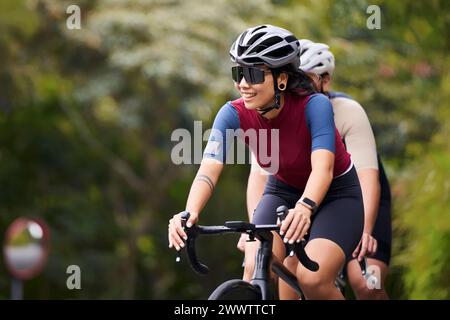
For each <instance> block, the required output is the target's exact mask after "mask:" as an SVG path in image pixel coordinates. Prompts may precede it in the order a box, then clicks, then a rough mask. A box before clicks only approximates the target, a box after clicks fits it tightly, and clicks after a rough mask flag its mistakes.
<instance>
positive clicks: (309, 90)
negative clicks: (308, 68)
mask: <svg viewBox="0 0 450 320" xmlns="http://www.w3.org/2000/svg"><path fill="white" fill-rule="evenodd" d="M271 71H272V72H273V74H274V78H275V79H274V80H275V81H276V79H278V76H279V75H280V74H282V73H287V74H288V75H289V78H288V82H287V88H286V92H289V93H293V94H296V95H299V96H309V95H310V94H313V93H316V92H317V89H316V87H315V86H314V82H313V80H312V79H311V78H310V77H309V76H308V75H307V74H306V73H305V72H304V71H302V70H300V69H297V68H295V67H294V66H293V65H291V64H289V65H285V66H282V67H280V68H275V69H271Z"/></svg>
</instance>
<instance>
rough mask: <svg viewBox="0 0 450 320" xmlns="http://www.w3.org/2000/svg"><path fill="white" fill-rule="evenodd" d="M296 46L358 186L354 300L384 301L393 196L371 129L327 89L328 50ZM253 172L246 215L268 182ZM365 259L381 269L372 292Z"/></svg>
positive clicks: (359, 111)
mask: <svg viewBox="0 0 450 320" xmlns="http://www.w3.org/2000/svg"><path fill="white" fill-rule="evenodd" d="M300 46H301V56H300V61H301V65H300V69H302V70H303V71H305V72H306V73H307V74H308V75H309V76H310V77H311V78H312V79H313V80H314V82H315V85H316V88H317V90H318V91H319V92H322V93H324V94H327V95H328V96H329V98H330V99H331V103H332V105H333V111H334V120H335V124H336V127H337V129H338V131H339V133H340V135H341V137H342V138H343V141H344V143H345V146H346V148H347V151H349V152H350V154H351V155H352V161H353V163H354V165H355V168H356V170H357V173H358V177H359V180H360V183H361V189H362V193H363V199H364V208H365V221H364V231H363V235H362V238H361V241H360V243H359V245H358V247H357V248H356V249H355V251H354V252H353V258H354V259H352V260H350V261H349V262H348V264H347V266H346V270H347V275H348V278H349V282H350V284H351V287H352V289H353V292H354V293H355V296H356V298H357V299H388V295H387V293H386V291H385V289H384V281H385V279H386V275H387V272H388V266H389V262H390V256H391V194H390V188H389V183H388V180H387V178H386V174H385V172H384V169H383V165H382V164H381V162H380V158H379V156H378V155H377V151H376V144H375V138H374V135H373V132H372V128H371V126H370V123H369V120H368V118H367V115H366V113H365V111H364V109H363V108H362V107H361V105H360V104H359V103H358V102H356V101H355V100H353V99H352V98H350V97H349V96H347V95H345V94H343V93H337V92H330V91H329V88H330V85H331V75H332V74H333V71H334V56H333V54H332V53H331V52H330V51H329V47H328V46H327V45H326V44H323V43H314V42H312V41H310V40H306V39H305V40H300ZM252 169H253V170H252V171H251V173H250V176H249V184H248V191H247V201H248V208H249V212H252V211H251V209H252V207H255V206H256V203H257V201H258V199H259V198H260V197H261V194H262V189H263V188H264V184H265V182H266V180H267V176H266V175H264V174H261V173H260V171H259V170H256V169H258V168H257V167H256V164H255V165H254V166H253V168H252ZM244 240H245V236H242V237H241V241H240V244H239V247H240V249H242V246H243V244H244V243H245V242H243V241H244ZM366 255H368V256H371V258H368V259H367V263H368V265H370V266H377V267H378V268H379V270H380V276H381V279H378V281H379V286H375V288H370V287H369V286H368V284H367V283H366V280H365V279H364V278H363V277H362V276H361V271H360V267H359V265H358V263H357V261H356V259H358V260H359V261H361V260H362V259H363V257H364V256H366ZM297 263H298V261H297V260H296V258H295V257H288V258H286V260H285V264H286V266H288V267H289V269H291V270H295V268H296V265H297ZM377 287H378V288H377ZM280 297H282V298H295V297H296V294H295V292H293V291H292V290H291V289H290V288H289V287H288V286H286V285H285V284H284V283H281V282H280Z"/></svg>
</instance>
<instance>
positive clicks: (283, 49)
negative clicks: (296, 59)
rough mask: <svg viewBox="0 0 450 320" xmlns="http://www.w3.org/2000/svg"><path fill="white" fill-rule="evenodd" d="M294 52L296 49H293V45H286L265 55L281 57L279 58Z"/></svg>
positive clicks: (275, 57)
mask: <svg viewBox="0 0 450 320" xmlns="http://www.w3.org/2000/svg"><path fill="white" fill-rule="evenodd" d="M292 52H294V49H292V47H291V46H284V47H281V48H278V49H276V50H273V51H271V52H270V53H268V54H266V55H265V56H267V57H270V58H274V59H279V58H283V57H286V56H288V55H289V54H291V53H292Z"/></svg>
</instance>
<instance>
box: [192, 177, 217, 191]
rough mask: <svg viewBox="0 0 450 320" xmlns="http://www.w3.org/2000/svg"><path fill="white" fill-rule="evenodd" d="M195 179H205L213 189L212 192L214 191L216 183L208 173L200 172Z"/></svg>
mask: <svg viewBox="0 0 450 320" xmlns="http://www.w3.org/2000/svg"><path fill="white" fill-rule="evenodd" d="M195 180H199V181H204V182H206V183H207V184H208V186H209V188H210V189H211V192H213V191H214V183H213V182H212V180H211V179H210V178H209V177H208V176H206V175H204V174H199V175H198V176H197V177H196V178H195Z"/></svg>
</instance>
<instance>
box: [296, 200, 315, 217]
mask: <svg viewBox="0 0 450 320" xmlns="http://www.w3.org/2000/svg"><path fill="white" fill-rule="evenodd" d="M297 203H300V204H301V205H303V206H305V207H307V208H308V209H310V210H311V212H312V213H314V212H315V211H316V210H317V204H316V203H315V202H314V201H312V200H311V199H309V198H307V197H303V198H301V199H300V200H298V201H297Z"/></svg>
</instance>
